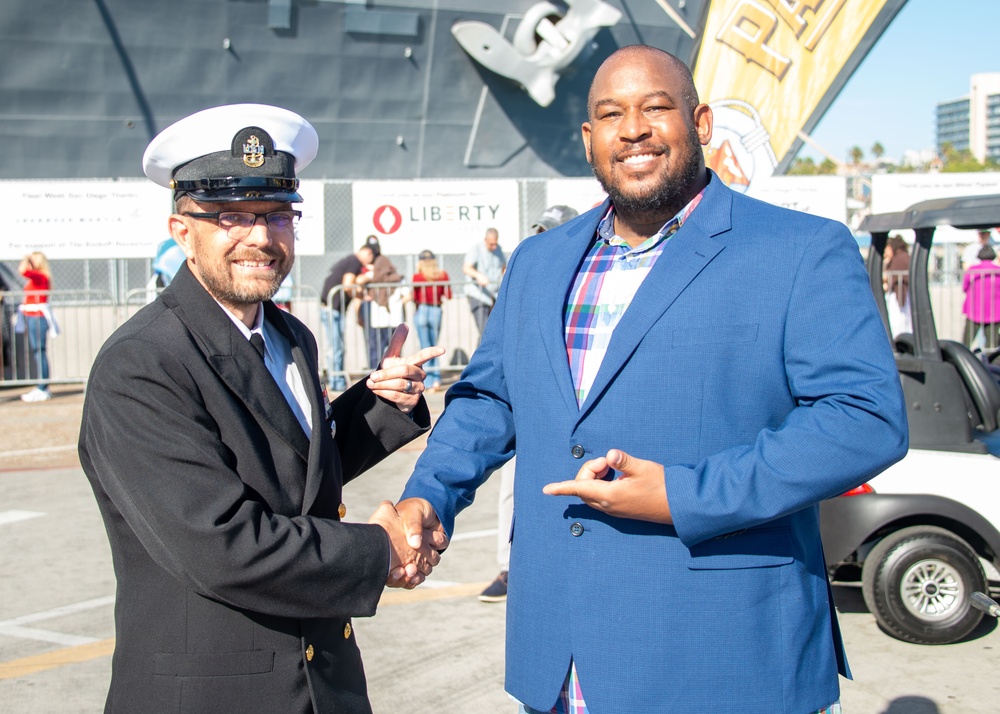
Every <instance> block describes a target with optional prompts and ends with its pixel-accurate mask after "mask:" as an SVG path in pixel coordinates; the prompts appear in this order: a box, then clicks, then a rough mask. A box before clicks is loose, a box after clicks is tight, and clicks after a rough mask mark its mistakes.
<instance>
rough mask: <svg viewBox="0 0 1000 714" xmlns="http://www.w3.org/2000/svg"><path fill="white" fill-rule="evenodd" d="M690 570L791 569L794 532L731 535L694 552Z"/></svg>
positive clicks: (778, 530) (777, 530)
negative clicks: (781, 566)
mask: <svg viewBox="0 0 1000 714" xmlns="http://www.w3.org/2000/svg"><path fill="white" fill-rule="evenodd" d="M690 553H691V559H690V560H689V561H688V569H689V570H740V569H743V568H773V567H776V566H780V565H789V564H790V563H791V562H792V561H793V560H794V558H793V556H792V541H791V532H790V531H789V530H788V529H787V528H762V529H753V530H748V531H742V532H737V533H732V534H730V533H727V534H726V535H721V536H718V537H717V538H712V539H711V540H707V541H704V542H702V543H698V544H697V545H696V546H694V547H693V548H691V551H690Z"/></svg>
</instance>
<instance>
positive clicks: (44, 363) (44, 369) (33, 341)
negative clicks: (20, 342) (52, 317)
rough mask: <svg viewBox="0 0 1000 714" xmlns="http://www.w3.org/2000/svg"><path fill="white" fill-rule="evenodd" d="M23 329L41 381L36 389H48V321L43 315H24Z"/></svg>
mask: <svg viewBox="0 0 1000 714" xmlns="http://www.w3.org/2000/svg"><path fill="white" fill-rule="evenodd" d="M24 322H25V329H26V331H27V333H28V346H29V347H30V348H31V359H32V360H33V361H34V363H35V366H36V367H37V368H38V378H39V379H40V380H41V381H40V382H39V384H38V388H39V389H42V390H45V391H48V389H49V356H48V353H47V352H46V349H47V346H48V345H47V343H48V334H49V321H48V320H46V319H45V316H44V315H25V316H24Z"/></svg>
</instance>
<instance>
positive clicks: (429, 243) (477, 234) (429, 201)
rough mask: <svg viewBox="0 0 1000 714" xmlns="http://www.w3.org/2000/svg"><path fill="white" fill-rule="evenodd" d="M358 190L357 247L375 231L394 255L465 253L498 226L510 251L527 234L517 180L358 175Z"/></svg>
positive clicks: (355, 197)
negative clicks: (384, 178) (523, 231)
mask: <svg viewBox="0 0 1000 714" xmlns="http://www.w3.org/2000/svg"><path fill="white" fill-rule="evenodd" d="M352 196H353V200H352V205H353V213H354V226H353V227H354V237H353V240H352V241H351V244H352V245H353V246H354V247H357V246H359V245H361V244H362V243H363V242H364V240H365V237H366V236H368V235H375V236H376V237H377V238H378V240H379V244H380V246H381V248H382V252H383V253H386V254H388V255H416V254H417V253H419V252H420V251H422V250H424V249H427V250H432V251H434V252H435V253H442V254H456V253H458V254H463V255H464V254H465V253H466V251H468V250H469V248H470V247H471V246H472V245H473V244H474V243H475V242H476V241H481V240H482V239H483V235H484V234H485V233H486V229H487V228H496V229H497V231H498V232H499V234H500V245H501V247H503V250H504V253H506V254H507V255H510V251H511V250H513V249H514V247H515V246H516V245H517V244H518V242H519V241H520V240H521V238H522V236H520V235H518V234H519V233H520V227H519V226H520V220H519V219H520V216H519V213H520V207H519V202H518V185H517V181H514V180H497V181H423V180H421V181H356V182H355V183H354V187H353V191H352Z"/></svg>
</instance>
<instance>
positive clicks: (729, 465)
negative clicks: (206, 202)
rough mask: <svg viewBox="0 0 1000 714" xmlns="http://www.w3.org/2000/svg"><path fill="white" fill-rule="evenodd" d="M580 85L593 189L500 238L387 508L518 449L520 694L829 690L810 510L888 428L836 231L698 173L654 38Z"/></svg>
mask: <svg viewBox="0 0 1000 714" xmlns="http://www.w3.org/2000/svg"><path fill="white" fill-rule="evenodd" d="M588 107H589V121H587V122H586V123H584V124H583V127H582V133H583V141H584V145H585V148H586V152H587V157H588V160H589V161H590V163H591V165H592V166H593V168H594V172H595V174H596V176H597V177H598V179H599V180H600V181H601V183H602V185H603V186H604V188H605V190H606V191H607V192H608V194H609V197H610V199H609V202H606V203H605V204H604V205H602V206H600V207H599V208H597V209H595V210H592V211H590V212H589V213H586V214H584V215H582V216H580V217H579V218H577V219H575V220H573V221H570V222H569V223H566V224H564V225H563V226H561V227H559V228H556V229H553V230H551V231H547V232H546V233H544V234H541V235H539V236H536V237H532V238H529V239H527V240H525V241H524V242H523V243H522V244H521V245H520V246H519V247H518V249H517V250H516V251H515V252H514V254H513V256H512V257H511V260H510V263H509V266H508V269H507V274H506V276H505V278H504V281H503V284H502V287H501V290H500V295H499V299H498V301H497V305H496V308H495V309H494V312H493V314H492V316H491V317H490V320H489V322H488V324H487V327H486V333H485V335H484V336H483V341H482V344H481V346H480V347H479V349H478V350H477V351H476V352H475V354H474V355H473V357H472V360H471V361H470V364H469V366H468V368H467V369H466V371H465V373H464V374H463V376H462V379H461V380H460V381H459V382H458V383H456V384H455V385H454V386H453V387H452V388H451V390H450V391H449V393H448V396H447V406H446V409H445V412H444V414H443V416H442V417H441V419H440V421H439V422H438V424H437V426H436V427H435V429H434V431H433V432H432V434H431V437H430V440H429V443H428V445H427V449H426V450H425V452H424V454H423V455H422V457H421V459H420V460H419V461H418V463H417V465H416V469H415V472H414V474H413V476H412V478H411V479H410V481H409V483H408V484H407V487H406V489H405V491H404V494H403V498H404V499H405V500H403V501H402V502H401V503H400V504H399V506H398V508H399V510H400V512H401V513H403V514H404V520H406V519H407V518H411V519H412V520H413V523H414V524H415V526H414V528H413V530H414V531H415V530H418V529H419V526H420V524H421V523H422V522H424V520H425V519H427V518H428V517H429V515H430V513H431V511H433V512H436V514H437V515H438V516H439V517H440V519H441V522H442V523H443V524H444V528H445V531H446V532H447V533H449V534H450V533H451V532H452V529H453V527H454V521H455V516H456V514H457V513H458V512H459V511H461V510H462V509H463V508H465V507H466V506H468V505H469V504H470V503H471V502H472V499H473V497H474V495H475V491H476V488H477V487H478V486H479V485H480V484H482V483H483V481H485V479H486V478H487V477H488V476H489V475H490V474H491V473H492V472H493V471H494V470H495V469H497V468H498V467H499V466H500V465H502V464H503V463H504V462H505V461H507V460H508V459H510V458H511V457H512V456H513V455H514V453H515V451H516V453H517V476H516V479H515V492H514V524H513V527H512V529H511V539H512V552H511V561H510V579H509V594H508V601H507V613H508V617H507V665H506V689H507V691H508V692H510V693H511V694H512V695H513V696H514V697H515V698H517V699H518V700H519V701H521V702H523V703H524V707H523V711H526V712H529V713H532V712H549V711H552V712H587V711H589V712H590V713H591V714H619V713H622V712H627V713H628V714H639V713H641V712H649V713H652V712H656V713H657V714H660V713H662V712H680V713H681V714H691V713H693V712H713V713H715V712H736V711H740V712H761V713H765V712H766V713H767V714H773V713H774V712H788V713H789V714H808V713H810V712H816V711H834V710H836V709H837V708H838V704H837V703H838V700H839V687H838V677H837V675H838V672H840V673H841V674H843V675H845V676H849V670H848V668H847V663H846V659H845V657H844V652H843V646H842V642H841V638H840V634H839V630H838V626H837V620H836V613H835V610H834V605H833V601H832V597H831V591H830V588H829V586H828V583H827V579H826V567H825V563H824V561H823V550H822V546H821V543H820V536H819V528H818V509H817V507H816V504H817V503H818V502H819V501H821V500H822V499H825V498H829V497H831V496H836V495H838V494H840V493H843V492H844V491H847V490H848V489H850V488H853V487H854V486H857V485H858V484H860V483H862V482H864V481H865V480H866V479H869V478H871V477H872V476H874V475H875V474H877V473H878V472H879V471H881V470H883V469H885V468H886V467H887V466H889V465H890V464H892V463H893V462H895V461H897V460H898V459H900V458H901V457H902V456H903V455H904V453H905V452H906V448H907V429H906V418H905V411H904V406H903V399H902V394H901V390H900V384H899V378H898V375H897V373H896V368H895V365H894V362H893V357H892V354H891V351H890V348H889V345H888V342H887V340H886V337H885V332H884V331H883V329H882V323H881V321H880V319H879V316H878V313H877V312H876V309H875V304H874V301H873V298H872V294H871V290H870V289H869V287H868V281H867V278H866V275H865V272H864V270H863V266H862V261H861V259H860V256H859V254H858V250H857V245H856V243H855V241H854V239H853V238H852V237H851V234H850V233H849V232H848V231H847V229H846V228H845V227H844V226H843V225H841V224H839V223H834V222H832V221H829V220H825V219H821V218H816V217H813V216H809V215H805V214H802V213H797V212H794V211H789V210H784V209H781V208H777V207H775V206H771V205H768V204H766V203H762V202H759V201H756V200H753V199H750V198H747V197H745V196H742V195H740V194H737V193H734V192H732V191H730V190H729V189H728V188H726V187H725V186H724V185H723V184H722V183H721V182H720V180H719V178H718V177H717V176H716V175H715V174H713V173H712V172H710V171H707V170H706V169H705V165H704V159H703V155H702V150H701V145H704V144H707V143H708V141H709V139H710V138H711V132H712V113H711V109H710V108H709V107H708V106H706V105H704V104H700V103H699V102H698V97H697V92H696V90H695V87H694V84H693V81H692V79H691V74H690V72H689V70H688V69H687V67H685V66H684V64H683V63H682V62H680V60H678V59H677V58H676V57H673V56H672V55H669V54H666V53H664V52H661V51H660V50H656V49H653V48H650V47H642V46H636V47H626V48H623V49H621V50H619V51H618V52H616V53H615V54H613V55H612V56H611V57H610V58H609V59H608V60H607V61H606V62H605V63H604V64H603V65H602V66H601V68H600V69H599V70H598V72H597V75H596V76H595V78H594V82H593V85H592V86H591V91H590V96H589V101H588ZM574 476H575V479H574V478H573V477H574ZM567 497H568V498H567Z"/></svg>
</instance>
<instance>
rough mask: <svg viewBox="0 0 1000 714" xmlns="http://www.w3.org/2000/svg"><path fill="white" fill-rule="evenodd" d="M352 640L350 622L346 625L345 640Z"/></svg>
mask: <svg viewBox="0 0 1000 714" xmlns="http://www.w3.org/2000/svg"><path fill="white" fill-rule="evenodd" d="M350 638H351V623H350V622H348V623H347V624H346V625H344V639H345V640H348V639H350Z"/></svg>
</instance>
